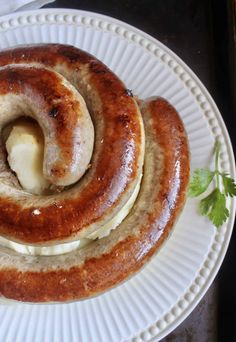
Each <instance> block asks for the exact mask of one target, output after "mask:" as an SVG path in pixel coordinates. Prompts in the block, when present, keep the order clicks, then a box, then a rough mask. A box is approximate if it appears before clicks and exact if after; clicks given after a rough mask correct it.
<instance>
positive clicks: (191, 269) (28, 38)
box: [0, 9, 235, 342]
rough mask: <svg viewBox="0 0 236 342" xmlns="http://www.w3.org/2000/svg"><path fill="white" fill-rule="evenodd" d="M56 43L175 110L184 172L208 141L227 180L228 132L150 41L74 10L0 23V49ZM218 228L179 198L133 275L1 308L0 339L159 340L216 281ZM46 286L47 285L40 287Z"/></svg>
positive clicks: (201, 156) (188, 77)
mask: <svg viewBox="0 0 236 342" xmlns="http://www.w3.org/2000/svg"><path fill="white" fill-rule="evenodd" d="M39 42H60V43H68V44H72V45H75V46H77V47H80V48H82V49H84V50H86V51H88V52H90V53H92V54H94V55H95V56H96V57H98V58H99V59H101V60H102V61H103V62H104V63H105V64H107V65H108V66H109V67H110V68H111V69H112V70H113V71H114V72H115V73H117V74H118V75H119V76H120V78H121V79H122V80H123V81H124V82H125V83H126V85H127V87H128V88H131V89H133V92H134V93H135V94H137V95H138V96H140V97H141V98H145V97H149V96H152V95H160V96H163V97H165V98H166V99H168V100H169V101H170V102H171V103H172V104H173V105H174V106H175V108H176V109H177V110H178V112H179V113H180V115H181V117H182V119H183V121H184V124H185V127H186V130H187V133H188V136H189V142H190V149H191V154H192V165H191V166H192V168H193V169H194V168H196V167H205V166H210V165H211V163H212V151H213V146H214V141H215V139H216V138H217V139H218V140H220V141H221V143H222V153H221V156H220V160H221V167H222V169H223V170H224V171H228V172H230V173H231V175H233V174H235V170H234V158H233V153H232V148H231V144H230V140H229V136H228V133H227V131H226V128H225V125H224V123H223V121H222V118H221V116H220V114H219V112H218V109H217V108H216V105H215V103H214V102H213V100H212V98H211V97H210V95H209V94H208V92H207V91H206V89H205V88H204V86H203V85H202V84H201V82H200V81H199V80H198V78H197V77H196V76H195V75H194V74H193V73H192V71H191V70H190V69H189V68H188V67H187V66H186V65H185V64H184V63H183V62H182V61H181V60H180V59H179V58H178V57H177V56H176V55H175V54H174V53H173V52H171V51H170V50H169V49H168V48H166V47H165V46H164V45H162V44H161V43H160V42H158V41H157V40H155V39H154V38H152V37H150V36H148V35H147V34H145V33H143V32H141V31H139V30H137V29H136V28H134V27H131V26H129V25H127V24H125V23H122V22H120V21H117V20H115V19H112V18H109V17H106V16H102V15H99V14H93V13H89V12H83V11H73V10H57V9H56V10H52V9H46V10H40V11H34V12H25V13H17V14H13V15H10V16H6V17H2V18H1V19H0V48H1V49H2V48H7V47H10V46H13V45H17V44H28V43H39ZM228 205H229V208H230V213H231V214H230V217H229V220H228V222H227V224H225V225H224V226H223V227H222V228H221V229H220V230H218V231H216V229H215V228H214V227H213V226H212V225H211V224H210V223H209V222H208V221H207V219H205V218H203V217H200V216H198V215H197V210H196V207H197V201H195V200H188V201H187V203H186V206H185V209H184V211H183V213H182V215H181V217H180V219H179V221H178V224H177V225H176V227H175V230H174V232H173V234H172V235H171V237H170V239H169V240H168V241H167V242H166V244H165V246H164V247H163V248H162V249H161V251H160V252H159V253H158V254H157V255H156V256H155V258H153V259H152V261H151V262H150V263H149V264H148V265H147V266H146V267H145V268H144V269H143V270H142V271H141V272H140V273H139V274H137V275H136V276H135V277H133V278H132V279H131V280H129V281H128V282H126V283H124V284H123V285H121V286H118V287H117V288H115V289H113V290H111V291H109V292H107V293H105V294H103V295H101V296H99V297H97V298H93V299H90V300H85V301H82V302H77V303H71V304H65V305H26V304H25V305H24V304H20V305H16V306H15V305H13V306H10V305H2V306H0V340H1V341H5V342H7V341H8V342H9V341H10V342H11V341H14V342H17V341H18V342H19V341H21V342H23V341H24V342H32V341H34V342H37V341H38V342H42V341H55V342H60V341H76V342H77V341H83V342H90V341H93V342H94V341H99V342H102V341H103V342H105V341H106V342H110V341H114V342H117V341H127V340H133V341H143V340H144V341H148V340H152V339H153V340H155V341H157V340H159V339H161V338H163V337H164V336H165V335H167V334H168V333H169V332H170V331H171V330H173V329H174V328H175V327H176V326H177V325H178V324H179V323H180V322H181V321H183V319H184V318H185V317H186V316H187V315H188V314H189V313H190V312H191V311H192V310H193V308H194V307H195V306H196V304H197V303H198V302H199V300H200V299H201V298H202V296H203V295H204V293H205V292H206V290H207V288H208V287H209V285H210V284H211V282H212V280H213V278H214V277H215V275H216V273H217V271H218V269H219V267H220V264H221V262H222V260H223V257H224V255H225V252H226V249H227V246H228V243H229V239H230V235H231V231H232V226H233V220H234V212H235V201H233V200H231V201H229V203H228ZM45 286H46V284H45Z"/></svg>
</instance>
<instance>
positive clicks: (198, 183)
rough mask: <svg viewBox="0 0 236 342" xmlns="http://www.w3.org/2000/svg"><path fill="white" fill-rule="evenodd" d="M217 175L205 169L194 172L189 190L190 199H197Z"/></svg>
mask: <svg viewBox="0 0 236 342" xmlns="http://www.w3.org/2000/svg"><path fill="white" fill-rule="evenodd" d="M214 175H215V173H214V172H212V171H209V170H205V169H197V170H195V171H194V174H193V177H192V179H191V181H190V184H189V188H188V195H189V196H190V197H197V196H199V195H200V194H202V193H203V192H204V191H206V189H207V188H208V186H209V184H210V183H211V181H212V179H213V177H214Z"/></svg>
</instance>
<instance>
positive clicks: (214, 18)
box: [45, 0, 236, 342]
mask: <svg viewBox="0 0 236 342" xmlns="http://www.w3.org/2000/svg"><path fill="white" fill-rule="evenodd" d="M45 7H54V8H55V7H63V8H77V9H82V10H88V11H93V12H98V13H102V14H106V15H109V16H112V17H115V18H117V19H120V20H122V21H125V22H127V23H129V24H131V25H133V26H136V27H138V28H140V29H141V30H143V31H145V32H147V33H149V34H151V35H152V36H153V37H155V38H157V39H158V40H160V41H161V42H162V43H164V44H165V45H167V46H168V47H169V48H171V49H172V50H173V51H174V52H175V53H176V54H177V55H179V56H180V57H181V58H182V59H183V60H184V61H185V62H186V63H187V64H188V65H189V66H190V68H191V69H192V70H193V71H194V72H195V73H196V74H197V76H198V77H199V78H200V79H201V81H202V82H203V83H204V85H205V86H206V87H207V89H208V90H209V92H210V94H211V95H212V97H213V98H214V100H215V102H216V104H217V106H218V107H219V109H220V112H221V114H222V116H223V119H224V121H225V123H226V125H227V128H228V131H229V133H230V136H231V140H232V143H233V147H234V151H235V150H236V140H235V135H236V115H235V113H236V94H235V89H236V87H235V85H236V83H235V82H236V69H235V58H236V54H235V51H236V50H235V36H236V33H235V1H233V0H229V1H227V0H219V1H218V0H165V1H163V0H141V1H138V0H137V1H134V0H109V1H100V0H90V1H87V0H78V1H77V0H57V1H55V2H54V3H52V4H50V5H48V6H45ZM235 260H236V237H235V233H233V236H232V239H231V243H230V246H229V250H228V252H227V255H226V258H225V260H224V262H223V265H222V267H221V269H220V271H219V274H218V277H217V278H216V280H215V282H214V283H213V285H212V286H211V288H210V289H209V291H208V292H207V294H206V295H205V296H204V298H203V299H202V301H201V302H200V304H199V305H198V306H197V307H196V309H195V310H194V311H193V312H192V313H191V315H190V316H189V317H188V318H187V319H186V320H185V321H184V322H183V323H182V324H181V325H180V326H179V327H178V328H177V329H176V330H175V331H174V332H172V333H171V334H170V335H169V336H167V337H166V338H165V339H164V340H163V341H173V342H205V341H206V342H213V341H217V340H218V341H224V342H228V341H236V329H235V328H236V276H235V273H236V272H235Z"/></svg>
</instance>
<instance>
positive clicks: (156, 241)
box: [0, 44, 189, 303]
mask: <svg viewBox="0 0 236 342" xmlns="http://www.w3.org/2000/svg"><path fill="white" fill-rule="evenodd" d="M22 115H24V116H28V117H31V118H33V119H35V120H36V121H37V122H38V124H39V126H40V127H41V129H42V132H43V135H44V144H45V146H44V162H43V172H44V177H45V178H46V179H47V180H48V181H49V182H50V183H51V184H52V185H54V186H55V187H57V186H58V187H63V191H61V192H59V193H53V194H48V195H32V194H29V193H27V192H26V191H24V190H23V189H22V188H21V187H20V186H19V185H18V183H17V181H16V178H15V176H14V175H13V174H12V172H11V171H10V170H9V166H8V165H7V162H6V153H5V150H4V148H5V147H4V142H3V140H2V142H1V146H0V235H1V236H2V237H4V238H7V239H9V240H11V241H15V242H17V243H19V244H30V245H32V246H53V245H57V244H60V243H65V242H73V241H77V240H79V239H84V238H88V237H91V236H92V235H93V234H95V235H94V236H95V237H96V232H97V231H99V229H102V228H103V227H105V226H109V224H110V223H111V222H112V220H113V219H114V218H115V217H116V216H117V215H119V212H121V210H122V208H124V207H125V206H126V205H127V203H129V202H130V201H131V198H135V197H136V200H135V203H134V205H133V206H132V208H131V209H130V212H129V214H128V215H127V216H126V215H124V216H126V217H122V219H121V220H120V221H121V222H119V225H118V226H117V227H116V229H113V230H111V229H110V230H111V231H109V234H108V235H107V236H105V237H103V238H99V239H96V240H94V241H93V242H91V243H90V244H88V245H86V246H85V247H84V248H81V249H75V250H73V251H71V252H68V253H66V254H63V255H51V256H32V255H24V254H21V253H18V252H15V251H12V250H10V249H9V248H6V247H3V246H2V247H0V265H1V266H0V294H1V296H2V297H5V298H8V299H13V300H18V301H25V302H36V303H37V302H65V301H71V300H78V299H82V298H88V297H91V296H94V295H97V294H99V293H101V292H103V291H105V290H107V289H109V288H111V287H113V286H115V285H117V284H119V283H120V282H122V281H124V280H125V279H127V278H128V277H129V276H131V275H132V274H134V273H135V272H137V271H138V270H139V269H140V268H141V267H142V266H143V265H144V264H145V263H146V262H147V260H149V259H150V257H151V256H152V255H153V254H154V253H155V252H156V251H157V250H158V249H159V247H160V246H161V244H162V243H163V241H164V240H165V239H166V237H167V236H168V235H169V232H170V230H171V228H172V227H173V225H174V222H175V220H176V218H177V217H178V214H179V213H180V211H181V209H182V208H183V205H184V202H185V197H186V188H187V184H188V179H189V150H188V141H187V136H186V133H185V130H184V126H183V123H182V121H181V119H180V117H179V115H178V113H177V112H176V111H175V109H174V108H173V107H172V106H171V105H170V104H169V103H168V102H167V101H166V100H164V99H162V98H158V97H157V98H153V99H150V100H147V101H141V100H136V99H135V98H134V97H133V94H132V92H131V91H130V90H128V89H126V87H125V86H124V84H123V83H122V82H121V81H120V80H119V79H118V78H117V76H116V75H114V73H112V72H111V71H110V70H109V69H108V68H107V67H106V66H105V65H104V64H103V63H102V62H100V61H98V60H97V59H96V58H95V57H94V56H91V55H89V54H88V53H86V52H84V51H82V50H79V49H77V48H75V47H72V46H66V45H60V44H42V45H32V46H24V47H17V48H13V49H11V50H5V51H2V52H0V128H1V130H3V128H4V127H5V126H6V125H7V124H8V123H9V122H11V121H13V120H15V119H16V118H18V117H19V116H22ZM139 188H140V189H139ZM138 190H139V192H138ZM36 211H37V215H35V212H36ZM98 236H99V235H98Z"/></svg>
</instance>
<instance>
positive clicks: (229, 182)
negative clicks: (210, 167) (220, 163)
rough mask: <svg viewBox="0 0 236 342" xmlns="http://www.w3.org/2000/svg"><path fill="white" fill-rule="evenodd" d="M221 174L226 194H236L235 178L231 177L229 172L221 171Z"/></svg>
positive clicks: (231, 195)
mask: <svg viewBox="0 0 236 342" xmlns="http://www.w3.org/2000/svg"><path fill="white" fill-rule="evenodd" d="M220 175H221V177H222V180H223V184H224V188H225V194H226V196H230V197H233V196H236V184H235V182H234V180H233V178H231V177H230V176H229V175H228V174H227V173H221V174H220Z"/></svg>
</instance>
